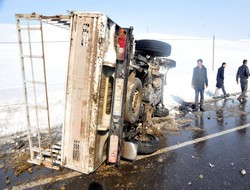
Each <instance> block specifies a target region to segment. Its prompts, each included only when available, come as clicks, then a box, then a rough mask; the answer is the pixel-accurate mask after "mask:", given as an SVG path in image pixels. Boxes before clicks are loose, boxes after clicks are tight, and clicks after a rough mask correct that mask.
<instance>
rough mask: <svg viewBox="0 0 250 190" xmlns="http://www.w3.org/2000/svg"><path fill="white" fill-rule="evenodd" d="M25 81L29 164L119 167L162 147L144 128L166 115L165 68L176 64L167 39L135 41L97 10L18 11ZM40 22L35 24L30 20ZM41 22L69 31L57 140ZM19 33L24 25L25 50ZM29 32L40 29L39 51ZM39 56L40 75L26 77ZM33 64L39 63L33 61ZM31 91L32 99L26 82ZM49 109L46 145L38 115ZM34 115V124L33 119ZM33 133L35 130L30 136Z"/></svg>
mask: <svg viewBox="0 0 250 190" xmlns="http://www.w3.org/2000/svg"><path fill="white" fill-rule="evenodd" d="M16 20H17V30H18V37H19V47H20V56H21V65H22V75H23V83H24V92H25V101H26V111H27V123H28V127H27V129H28V134H29V135H28V136H29V149H30V159H29V162H30V163H34V164H38V165H41V164H43V165H45V166H48V167H50V168H55V169H56V168H59V167H61V166H64V167H67V168H70V169H73V170H76V171H79V172H83V173H85V174H89V173H91V172H93V171H95V170H96V169H97V168H98V167H99V166H100V165H101V164H102V163H103V162H104V161H106V162H107V163H109V164H115V165H119V162H120V159H121V158H125V159H128V160H135V159H136V156H137V154H150V153H152V152H155V151H156V150H157V149H158V146H159V140H158V138H157V137H156V136H154V135H152V134H147V133H146V127H148V126H150V125H151V118H152V117H154V116H155V117H164V116H167V115H168V114H169V111H168V109H167V108H165V107H164V105H163V94H164V92H163V86H164V85H165V83H166V75H167V71H168V70H169V69H170V68H173V67H175V66H176V62H175V61H174V60H171V59H168V58H167V57H169V56H170V54H171V46H170V45H169V44H168V43H165V42H162V41H157V40H149V39H143V40H134V37H133V34H132V33H133V28H132V27H129V28H123V27H120V26H119V25H117V24H116V23H115V22H113V21H112V20H111V19H110V18H109V17H108V16H106V15H105V14H102V13H90V12H71V14H70V15H66V16H63V15H56V16H43V15H38V14H35V13H33V14H16ZM34 21H38V25H32V24H33V23H34ZM43 23H48V24H53V25H56V26H58V27H62V28H66V29H69V30H70V50H69V60H68V71H67V82H66V101H65V104H66V105H65V116H64V124H63V129H62V142H61V143H57V144H52V137H51V126H50V115H49V103H48V94H47V81H46V80H47V79H46V67H45V66H46V64H45V59H44V42H43ZM23 31H28V32H27V35H28V38H27V39H28V44H29V51H28V53H26V54H25V53H24V50H23V48H24V43H23V36H22V35H23V33H24V32H23ZM32 31H39V32H40V34H41V39H40V40H41V43H40V45H41V54H37V55H34V54H32V50H31V47H32V45H31V44H32V40H31V37H30V35H31V33H32ZM33 60H39V61H40V63H41V64H42V65H43V76H44V77H43V81H36V80H35V77H34V74H33V70H32V69H31V72H32V74H31V76H32V77H31V79H28V78H27V75H26V68H25V65H26V62H30V64H31V68H32V64H33ZM36 64H37V63H36ZM38 85H41V86H43V87H44V90H45V100H46V101H45V103H44V105H42V106H41V105H39V104H38V103H37V100H36V96H37V92H36V87H37V86H38ZM30 87H32V88H33V91H34V96H33V101H32V102H33V104H32V105H31V104H30V102H31V101H30V97H29V94H28V88H30ZM41 111H44V112H45V113H46V115H47V125H48V133H47V135H48V137H49V139H50V140H49V141H50V142H49V143H46V144H43V142H42V141H41V134H40V131H39V114H40V112H41ZM32 114H33V115H35V117H36V118H37V119H36V121H37V122H36V123H32V122H31V119H30V117H31V115H32ZM33 133H36V134H38V135H37V136H36V137H34V135H33Z"/></svg>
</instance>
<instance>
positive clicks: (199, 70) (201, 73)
mask: <svg viewBox="0 0 250 190" xmlns="http://www.w3.org/2000/svg"><path fill="white" fill-rule="evenodd" d="M202 63H203V61H202V59H198V60H197V67H195V68H194V70H193V78H192V88H194V90H195V108H194V111H197V110H198V99H199V95H200V111H204V107H203V106H204V90H205V85H206V88H207V87H208V79H207V69H206V67H205V66H204V65H202Z"/></svg>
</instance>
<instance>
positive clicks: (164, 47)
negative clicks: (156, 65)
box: [135, 40, 171, 57]
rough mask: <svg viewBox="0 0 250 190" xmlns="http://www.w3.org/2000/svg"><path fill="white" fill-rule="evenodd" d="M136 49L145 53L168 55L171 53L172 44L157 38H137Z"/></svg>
mask: <svg viewBox="0 0 250 190" xmlns="http://www.w3.org/2000/svg"><path fill="white" fill-rule="evenodd" d="M135 43H136V44H135V50H136V51H137V52H138V53H139V54H141V55H143V56H146V55H149V56H154V57H168V56H170V54H171V45H169V44H168V43H166V42H162V41H157V40H137V41H136V42H135Z"/></svg>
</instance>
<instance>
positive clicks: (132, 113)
mask: <svg viewBox="0 0 250 190" xmlns="http://www.w3.org/2000/svg"><path fill="white" fill-rule="evenodd" d="M141 103H142V83H141V80H140V79H138V78H132V79H130V80H129V81H128V88H127V97H126V107H125V114H124V120H125V121H126V122H129V123H131V124H134V123H135V122H136V121H138V119H139V116H140V112H141Z"/></svg>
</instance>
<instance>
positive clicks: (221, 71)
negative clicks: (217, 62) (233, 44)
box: [214, 62, 229, 97]
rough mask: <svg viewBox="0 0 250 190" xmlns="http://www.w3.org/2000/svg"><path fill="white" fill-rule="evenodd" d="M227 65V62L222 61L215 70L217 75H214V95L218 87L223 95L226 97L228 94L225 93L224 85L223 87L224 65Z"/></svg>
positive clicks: (216, 93)
mask: <svg viewBox="0 0 250 190" xmlns="http://www.w3.org/2000/svg"><path fill="white" fill-rule="evenodd" d="M226 66H227V64H226V63H225V62H224V63H222V65H221V67H220V68H219V69H218V72H217V77H216V81H217V82H216V89H215V93H214V96H215V97H216V96H218V94H219V89H220V88H221V89H222V92H223V94H224V97H228V96H229V94H227V93H226V90H225V87H224V70H225V67H226Z"/></svg>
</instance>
